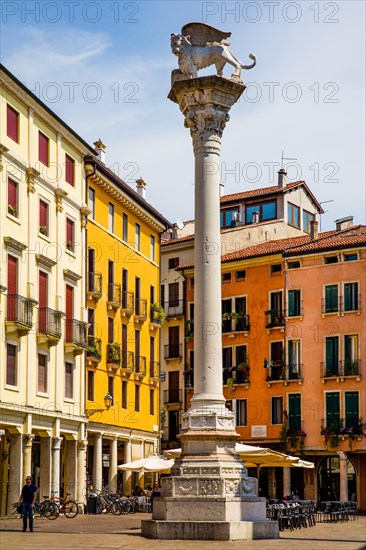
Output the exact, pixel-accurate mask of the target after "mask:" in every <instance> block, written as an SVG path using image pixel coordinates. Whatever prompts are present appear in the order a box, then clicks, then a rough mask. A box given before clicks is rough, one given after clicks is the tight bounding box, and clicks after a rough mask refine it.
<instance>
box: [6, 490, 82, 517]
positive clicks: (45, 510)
mask: <svg viewBox="0 0 366 550" xmlns="http://www.w3.org/2000/svg"><path fill="white" fill-rule="evenodd" d="M69 495H70V493H66V497H65V498H62V497H58V496H57V495H56V494H55V493H54V492H52V496H51V498H50V497H49V495H43V498H44V499H45V500H43V501H42V502H40V501H39V500H36V501H35V502H34V508H33V514H34V515H35V516H40V517H45V518H47V519H49V520H54V519H57V518H58V517H59V515H60V514H64V516H65V517H66V518H74V517H75V516H77V514H78V511H79V509H78V505H77V503H76V502H75V501H74V500H70V499H69V498H68V496H69ZM14 509H15V511H16V512H18V513H22V511H21V509H20V508H19V504H18V503H15V504H14Z"/></svg>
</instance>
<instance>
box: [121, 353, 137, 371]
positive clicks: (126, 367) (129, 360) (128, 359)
mask: <svg viewBox="0 0 366 550" xmlns="http://www.w3.org/2000/svg"><path fill="white" fill-rule="evenodd" d="M134 358H135V356H134V353H133V351H127V350H124V351H122V375H123V376H129V375H130V374H131V373H132V372H133V369H134Z"/></svg>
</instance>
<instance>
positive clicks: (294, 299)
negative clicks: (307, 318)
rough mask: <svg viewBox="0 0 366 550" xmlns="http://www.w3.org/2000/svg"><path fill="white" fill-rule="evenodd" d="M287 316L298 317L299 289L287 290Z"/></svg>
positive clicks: (299, 309)
mask: <svg viewBox="0 0 366 550" xmlns="http://www.w3.org/2000/svg"><path fill="white" fill-rule="evenodd" d="M287 315H288V317H299V316H300V315H301V291H300V290H289V291H288V310H287Z"/></svg>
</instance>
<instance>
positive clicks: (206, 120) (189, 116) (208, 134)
mask: <svg viewBox="0 0 366 550" xmlns="http://www.w3.org/2000/svg"><path fill="white" fill-rule="evenodd" d="M229 118H230V117H229V115H228V113H227V112H225V111H223V110H221V109H219V108H216V107H205V108H203V109H194V108H192V109H189V110H188V111H186V113H185V122H184V125H185V127H186V128H189V129H190V131H191V136H192V138H196V137H198V136H199V137H201V139H204V140H206V139H210V138H214V139H215V138H221V136H222V132H223V131H224V128H225V126H226V123H227V122H228V120H229Z"/></svg>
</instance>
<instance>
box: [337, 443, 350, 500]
mask: <svg viewBox="0 0 366 550" xmlns="http://www.w3.org/2000/svg"><path fill="white" fill-rule="evenodd" d="M338 455H339V500H340V501H341V502H347V501H348V470H347V455H346V454H345V453H344V452H343V451H338Z"/></svg>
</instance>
